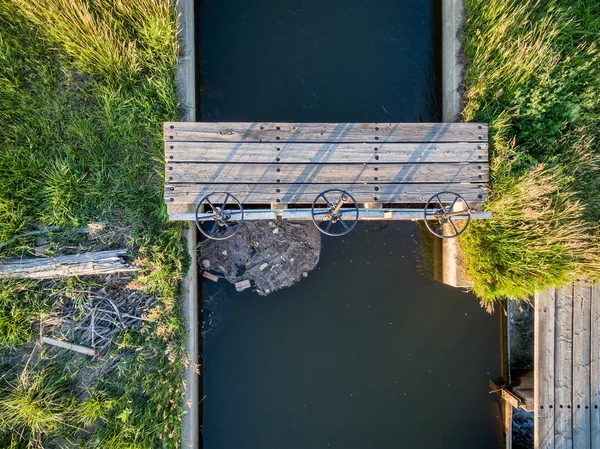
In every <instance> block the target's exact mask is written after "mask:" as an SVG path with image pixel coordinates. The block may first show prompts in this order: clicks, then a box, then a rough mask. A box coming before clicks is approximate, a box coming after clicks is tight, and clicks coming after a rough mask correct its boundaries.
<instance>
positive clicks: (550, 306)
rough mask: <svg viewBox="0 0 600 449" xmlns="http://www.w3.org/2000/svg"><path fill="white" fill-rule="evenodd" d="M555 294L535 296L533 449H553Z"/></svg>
mask: <svg viewBox="0 0 600 449" xmlns="http://www.w3.org/2000/svg"><path fill="white" fill-rule="evenodd" d="M555 296H556V295H555V290H554V289H548V290H546V291H543V292H536V295H535V325H534V332H535V336H534V338H535V342H536V344H535V351H534V367H535V369H534V377H535V381H534V382H535V393H534V407H535V413H536V420H535V423H534V447H535V448H536V449H554V312H555Z"/></svg>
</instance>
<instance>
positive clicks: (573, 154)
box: [461, 0, 600, 302]
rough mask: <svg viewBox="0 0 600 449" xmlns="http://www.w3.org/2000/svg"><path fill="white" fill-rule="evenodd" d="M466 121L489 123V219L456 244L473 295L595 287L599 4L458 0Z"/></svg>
mask: <svg viewBox="0 0 600 449" xmlns="http://www.w3.org/2000/svg"><path fill="white" fill-rule="evenodd" d="M465 6H466V17H467V19H466V26H465V29H464V35H463V41H464V53H465V57H466V72H465V86H466V87H465V94H464V112H463V114H464V119H465V121H481V122H489V123H490V156H491V158H492V159H491V174H490V175H491V186H492V191H491V195H490V199H489V201H488V203H487V206H486V207H487V210H489V211H491V212H492V213H493V214H494V219H492V220H480V221H477V222H476V223H473V225H472V227H471V229H470V230H469V232H468V233H466V234H465V236H464V237H463V238H461V248H462V250H463V252H464V254H465V256H466V263H467V270H468V273H469V275H470V277H471V278H472V279H473V281H474V290H475V292H476V293H477V294H478V295H479V296H480V297H481V298H482V299H483V300H484V301H486V302H493V301H494V300H497V299H499V298H502V297H524V296H527V295H531V294H533V292H534V291H535V290H537V289H544V288H546V287H548V286H554V285H561V284H564V283H566V282H568V281H570V280H573V279H574V278H577V277H588V278H590V279H596V280H597V279H600V232H599V223H600V175H599V171H598V170H599V168H600V153H599V146H598V142H599V138H600V127H599V125H600V51H599V50H600V49H599V48H598V45H599V44H600V5H599V4H598V2H596V1H593V0H578V1H575V2H573V1H570V0H551V1H531V2H522V1H517V0H510V1H505V0H492V1H489V0H486V1H483V0H466V2H465Z"/></svg>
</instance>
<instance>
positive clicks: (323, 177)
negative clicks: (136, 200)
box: [166, 162, 488, 184]
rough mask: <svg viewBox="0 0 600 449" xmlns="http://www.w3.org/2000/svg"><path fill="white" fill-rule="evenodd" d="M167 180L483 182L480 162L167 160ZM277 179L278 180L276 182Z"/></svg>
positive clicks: (483, 167) (485, 174) (484, 171)
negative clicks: (243, 161)
mask: <svg viewBox="0 0 600 449" xmlns="http://www.w3.org/2000/svg"><path fill="white" fill-rule="evenodd" d="M166 177H167V179H166V180H167V182H169V183H182V182H185V183H193V182H200V183H209V182H214V183H223V184H225V183H227V184H228V183H236V182H241V183H248V184H253V183H258V184H264V183H278V182H279V183H301V184H307V183H327V184H333V183H343V184H350V183H365V182H370V183H374V182H378V183H423V182H435V181H442V182H452V183H455V182H487V181H488V166H487V164H485V163H481V164H477V163H475V164H472V163H469V164H402V165H391V164H384V165H380V164H377V165H375V164H373V165H364V164H346V165H321V164H281V163H276V164H202V163H193V162H190V163H188V162H181V163H168V164H167V166H166ZM278 180H279V181H278Z"/></svg>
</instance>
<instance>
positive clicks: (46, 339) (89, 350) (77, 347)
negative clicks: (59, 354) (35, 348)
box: [42, 337, 100, 357]
mask: <svg viewBox="0 0 600 449" xmlns="http://www.w3.org/2000/svg"><path fill="white" fill-rule="evenodd" d="M42 343H46V344H47V345H52V346H56V347H58V348H62V349H69V350H71V351H75V352H79V353H80V354H85V355H90V356H92V357H97V356H98V355H100V354H99V353H98V351H96V350H95V349H93V348H88V347H86V346H81V345H76V344H73V343H69V342H68V341H62V340H56V339H55V338H50V337H42Z"/></svg>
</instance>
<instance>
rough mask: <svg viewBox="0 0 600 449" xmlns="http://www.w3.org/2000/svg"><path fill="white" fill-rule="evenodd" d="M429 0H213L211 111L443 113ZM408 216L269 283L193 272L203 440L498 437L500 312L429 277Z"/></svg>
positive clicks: (329, 443)
mask: <svg viewBox="0 0 600 449" xmlns="http://www.w3.org/2000/svg"><path fill="white" fill-rule="evenodd" d="M437 14H438V12H437V11H436V9H435V8H434V7H433V5H432V2H431V1H412V2H411V1H383V0H372V1H349V0H348V1H341V0H340V1H332V0H330V1H327V0H321V1H316V0H312V1H311V0H308V1H295V0H294V1H285V0H279V1H275V0H272V1H269V0H260V1H239V0H238V1H224V0H208V1H204V2H203V6H202V8H200V10H199V17H200V23H199V26H200V42H201V48H200V60H201V65H200V70H201V73H202V87H201V92H200V99H201V113H202V119H203V120H207V121H331V122H345V121H350V122H352V121H400V122H402V121H420V120H422V121H439V119H440V117H439V101H438V95H437V92H438V81H439V78H438V76H437V75H438V73H437V72H438V70H439V62H438V61H439V58H438V55H437V53H436V52H437V46H436V32H435V30H436V29H439V24H437V20H436V17H437ZM417 234H418V228H417V226H416V225H415V224H413V223H408V222H403V223H398V222H396V223H392V222H390V223H388V224H387V225H386V224H382V223H371V224H369V223H361V224H359V226H358V227H357V229H356V230H355V231H353V232H352V233H351V234H349V235H348V236H346V237H343V238H338V239H333V238H327V239H324V240H323V243H324V245H323V251H322V254H321V261H320V263H319V266H318V268H317V270H315V271H314V272H312V273H310V274H309V276H308V278H306V279H303V280H302V281H301V282H300V283H298V284H296V285H295V286H294V287H292V288H289V289H286V290H283V291H280V292H277V293H274V294H272V295H270V296H268V297H266V298H264V297H259V296H258V295H255V294H254V293H252V292H249V291H246V292H243V293H237V292H235V289H234V288H233V287H232V286H230V285H227V284H225V283H223V282H220V283H217V284H214V283H206V284H204V285H203V313H204V324H205V329H204V341H203V350H204V371H203V373H204V394H205V399H204V401H203V407H204V423H203V434H204V444H205V448H219V449H229V448H231V449H238V448H285V449H287V448H301V449H305V448H320V447H323V448H327V447H337V448H347V449H353V448H357V449H358V448H387V447H401V448H410V449H413V448H415V449H421V448H423V449H427V448H486V449H487V448H492V449H493V448H499V447H500V443H501V429H500V419H499V416H498V415H499V413H498V406H497V404H496V402H495V397H494V396H493V395H489V394H488V380H489V379H490V378H497V377H498V374H499V371H500V355H499V323H498V319H497V317H496V316H490V315H487V314H486V313H485V312H483V311H482V310H481V309H480V308H479V304H478V301H477V299H476V298H475V297H474V296H472V295H470V294H466V293H462V292H460V291H459V290H456V289H453V288H451V287H447V286H444V285H442V284H439V283H435V282H433V281H431V280H429V279H428V277H427V276H426V275H425V274H424V270H423V269H422V268H421V264H420V262H419V257H418V254H419V252H420V246H419V243H418V237H417Z"/></svg>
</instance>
